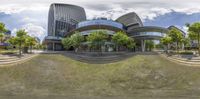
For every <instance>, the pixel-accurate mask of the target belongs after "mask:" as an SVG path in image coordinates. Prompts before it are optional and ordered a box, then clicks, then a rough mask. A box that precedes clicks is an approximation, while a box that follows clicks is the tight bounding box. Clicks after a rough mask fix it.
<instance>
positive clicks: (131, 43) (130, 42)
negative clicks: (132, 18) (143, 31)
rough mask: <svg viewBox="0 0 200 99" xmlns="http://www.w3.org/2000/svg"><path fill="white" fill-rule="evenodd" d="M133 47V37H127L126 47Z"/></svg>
mask: <svg viewBox="0 0 200 99" xmlns="http://www.w3.org/2000/svg"><path fill="white" fill-rule="evenodd" d="M134 47H135V42H134V39H133V38H129V39H128V41H127V48H128V49H133V48H134Z"/></svg>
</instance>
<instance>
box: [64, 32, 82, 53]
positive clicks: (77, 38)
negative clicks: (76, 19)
mask: <svg viewBox="0 0 200 99" xmlns="http://www.w3.org/2000/svg"><path fill="white" fill-rule="evenodd" d="M83 41H84V37H83V36H82V35H81V34H80V33H79V32H75V33H74V34H72V35H71V36H70V37H66V38H64V39H62V44H63V45H64V47H65V48H66V49H69V48H70V47H74V48H75V52H77V51H78V48H79V47H80V45H81V42H83Z"/></svg>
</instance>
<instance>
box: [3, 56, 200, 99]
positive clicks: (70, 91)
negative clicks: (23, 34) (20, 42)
mask: <svg viewBox="0 0 200 99" xmlns="http://www.w3.org/2000/svg"><path fill="white" fill-rule="evenodd" d="M24 94H25V95H67V96H69V95H71V96H104V97H108V96H115V97H119V96H121V97H136V96H147V97H149V96H152V97H153V96H160V97H163V96H166V97H168V96H172V97H178V96H184V97H185V96H191V95H193V96H198V95H200V67H187V66H181V65H178V64H175V63H172V62H169V61H167V60H165V59H163V58H161V57H160V56H158V55H136V56H133V57H131V58H129V59H126V60H122V61H119V62H115V63H110V64H88V63H82V62H79V61H76V60H72V59H70V58H68V57H65V56H62V55H58V54H49V55H47V54H45V55H39V56H38V57H36V58H34V59H32V60H30V61H28V62H26V63H23V64H20V65H16V66H11V67H1V68H0V96H1V95H24ZM185 98H186V97H185ZM138 99H140V98H138ZM148 99H149V98H148Z"/></svg>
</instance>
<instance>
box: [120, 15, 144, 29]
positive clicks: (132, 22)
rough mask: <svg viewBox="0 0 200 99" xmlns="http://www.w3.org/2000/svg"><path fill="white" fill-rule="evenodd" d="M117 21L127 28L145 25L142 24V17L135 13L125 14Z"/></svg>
mask: <svg viewBox="0 0 200 99" xmlns="http://www.w3.org/2000/svg"><path fill="white" fill-rule="evenodd" d="M116 21H117V22H120V23H122V24H124V25H125V26H127V27H132V26H134V27H139V26H143V23H142V21H141V19H140V17H139V16H138V15H137V14H136V13H135V12H131V13H128V14H125V15H123V16H121V17H119V18H117V19H116Z"/></svg>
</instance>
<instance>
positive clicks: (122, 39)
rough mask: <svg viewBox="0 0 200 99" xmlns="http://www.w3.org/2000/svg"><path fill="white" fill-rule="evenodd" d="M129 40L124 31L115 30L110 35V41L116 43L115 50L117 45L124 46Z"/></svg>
mask: <svg viewBox="0 0 200 99" xmlns="http://www.w3.org/2000/svg"><path fill="white" fill-rule="evenodd" d="M128 41H129V37H128V36H127V35H126V33H124V32H117V33H116V34H114V35H113V36H112V42H114V43H115V44H116V47H117V51H118V50H119V46H124V45H126V44H127V42H128Z"/></svg>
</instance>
